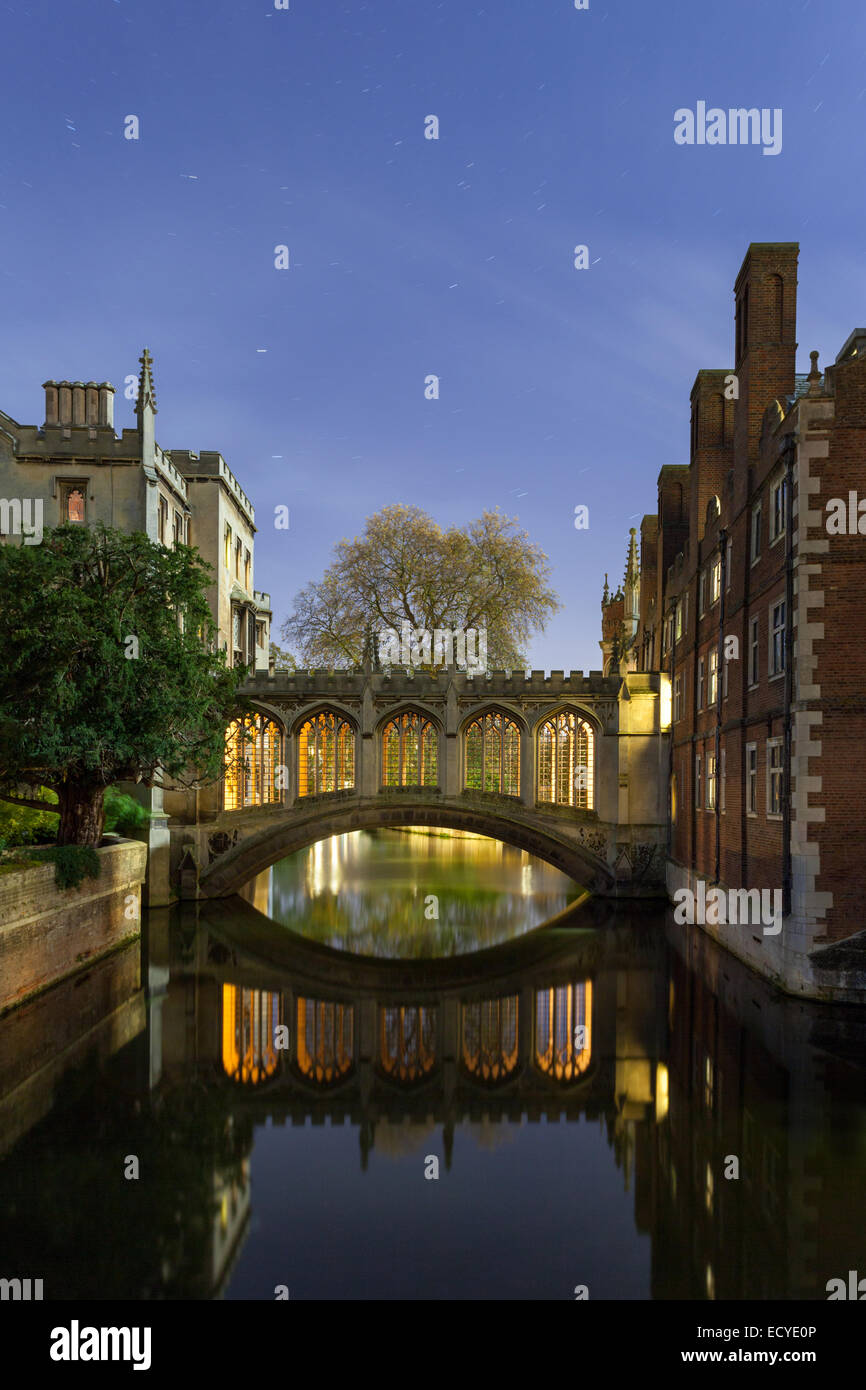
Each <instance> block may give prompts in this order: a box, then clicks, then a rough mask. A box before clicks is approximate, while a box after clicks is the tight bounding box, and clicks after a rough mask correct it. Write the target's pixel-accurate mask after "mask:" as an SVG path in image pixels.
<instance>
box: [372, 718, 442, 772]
mask: <svg viewBox="0 0 866 1390" xmlns="http://www.w3.org/2000/svg"><path fill="white" fill-rule="evenodd" d="M438 782H439V772H438V737H437V733H436V729H435V728H434V726H433V725H432V724H431V722H430V720H429V719H425V718H424V717H423V715H420V714H416V713H415V712H414V711H413V710H410V711H407V713H406V714H398V715H397V716H396V717H395V718H394V719H391V720H389V721H388V723H387V724H386V725H385V728H384V729H383V731H382V785H383V786H385V787H435V786H437V785H438Z"/></svg>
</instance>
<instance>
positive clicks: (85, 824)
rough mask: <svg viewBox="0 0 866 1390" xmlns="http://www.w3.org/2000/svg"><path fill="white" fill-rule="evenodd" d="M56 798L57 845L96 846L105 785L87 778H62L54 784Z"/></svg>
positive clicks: (102, 813) (101, 824) (103, 813)
mask: <svg viewBox="0 0 866 1390" xmlns="http://www.w3.org/2000/svg"><path fill="white" fill-rule="evenodd" d="M57 800H58V807H57V809H58V810H59V812H60V826H59V829H58V831H57V843H58V845H91V846H92V847H93V848H94V849H97V848H98V846H99V844H100V842H101V840H102V827H103V826H104V824H105V787H103V786H93V785H92V784H91V783H89V782H63V783H62V784H61V785H60V786H59V787H58V788H57Z"/></svg>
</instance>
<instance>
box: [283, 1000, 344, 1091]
mask: <svg viewBox="0 0 866 1390" xmlns="http://www.w3.org/2000/svg"><path fill="white" fill-rule="evenodd" d="M354 1017H355V1013H354V1009H353V1007H352V1005H351V1004H336V1003H332V1002H331V1001H330V1000H323V999H299V1000H298V1028H297V1038H298V1057H297V1062H298V1070H299V1071H300V1072H301V1074H302V1075H303V1076H306V1077H307V1078H308V1079H309V1080H310V1081H316V1082H318V1083H319V1085H325V1086H327V1085H330V1084H332V1083H333V1082H335V1081H342V1080H343V1078H344V1077H345V1076H347V1075H348V1073H349V1072H350V1071H351V1070H352V1062H353V1059H354V1050H355V1029H354Z"/></svg>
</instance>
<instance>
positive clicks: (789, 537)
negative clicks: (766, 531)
mask: <svg viewBox="0 0 866 1390" xmlns="http://www.w3.org/2000/svg"><path fill="white" fill-rule="evenodd" d="M798 437H799V436H798V435H797V434H796V432H792V433H790V434H787V435H786V436H785V441H784V444H783V445H782V456H783V458H784V459H785V712H784V721H785V722H784V735H785V744H784V756H783V761H782V916H783V917H790V915H791V743H792V736H791V735H792V730H791V706H792V704H793V697H794V456H795V454H796V451H797V439H798Z"/></svg>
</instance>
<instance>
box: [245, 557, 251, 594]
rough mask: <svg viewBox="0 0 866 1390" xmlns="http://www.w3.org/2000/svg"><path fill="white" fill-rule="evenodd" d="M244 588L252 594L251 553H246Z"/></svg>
mask: <svg viewBox="0 0 866 1390" xmlns="http://www.w3.org/2000/svg"><path fill="white" fill-rule="evenodd" d="M244 588H245V589H246V591H247V593H249V592H250V552H249V551H248V550H245V551H244Z"/></svg>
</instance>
